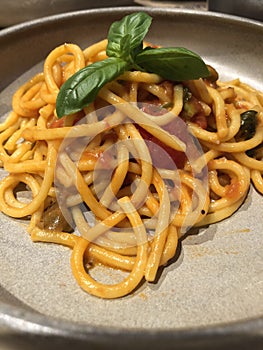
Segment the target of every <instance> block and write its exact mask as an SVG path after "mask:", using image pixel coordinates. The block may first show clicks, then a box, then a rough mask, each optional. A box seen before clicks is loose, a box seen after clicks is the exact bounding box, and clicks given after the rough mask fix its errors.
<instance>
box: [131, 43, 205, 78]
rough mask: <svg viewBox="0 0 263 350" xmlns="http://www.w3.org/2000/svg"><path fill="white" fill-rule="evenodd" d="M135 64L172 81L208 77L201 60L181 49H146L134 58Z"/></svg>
mask: <svg viewBox="0 0 263 350" xmlns="http://www.w3.org/2000/svg"><path fill="white" fill-rule="evenodd" d="M135 62H136V64H137V65H139V66H140V67H141V68H142V69H144V70H145V71H147V72H150V73H156V74H159V75H160V76H162V77H163V78H165V79H169V80H174V81H181V80H190V79H199V78H202V77H206V76H209V75H210V72H209V70H208V68H207V66H206V64H205V63H204V61H203V60H202V58H201V57H200V56H198V55H197V54H196V53H194V52H192V51H190V50H187V49H185V48H182V47H164V48H156V49H155V48H146V49H144V50H143V51H142V52H141V53H139V54H138V55H137V56H136V58H135Z"/></svg>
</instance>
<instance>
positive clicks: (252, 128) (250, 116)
mask: <svg viewBox="0 0 263 350" xmlns="http://www.w3.org/2000/svg"><path fill="white" fill-rule="evenodd" d="M256 128H257V111H254V110H252V109H250V110H248V111H246V112H244V113H242V114H240V129H239V131H238V133H237V134H236V136H235V139H236V141H245V140H249V139H251V138H252V137H253V136H254V135H255V133H256Z"/></svg>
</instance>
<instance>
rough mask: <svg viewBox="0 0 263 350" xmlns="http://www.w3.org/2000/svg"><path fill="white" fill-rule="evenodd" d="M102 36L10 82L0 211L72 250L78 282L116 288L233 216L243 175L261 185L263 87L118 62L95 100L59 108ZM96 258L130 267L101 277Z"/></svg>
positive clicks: (99, 48) (97, 57)
mask: <svg viewBox="0 0 263 350" xmlns="http://www.w3.org/2000/svg"><path fill="white" fill-rule="evenodd" d="M108 45H109V38H108V39H104V40H102V41H100V42H97V43H94V44H93V45H91V46H88V47H87V48H85V49H82V48H80V47H79V46H78V45H76V44H72V43H66V44H62V45H61V46H58V47H56V48H54V49H53V50H52V51H51V52H50V54H49V55H48V56H47V58H46V59H45V61H44V65H43V72H41V73H39V74H37V75H35V76H34V77H32V78H31V79H30V80H29V81H27V82H26V83H25V84H24V85H22V86H21V87H20V88H19V89H18V90H17V91H16V92H15V93H14V95H13V99H12V111H11V112H10V114H9V115H8V117H7V118H6V119H5V121H3V122H2V124H0V162H1V166H2V167H3V169H4V170H5V171H6V172H7V175H6V176H5V177H4V179H3V180H1V182H0V210H1V212H3V213H4V214H5V215H8V216H10V217H12V218H26V219H28V220H29V223H28V227H27V230H28V232H29V234H30V237H31V239H32V241H34V242H49V243H56V244H61V245H64V246H67V247H69V248H70V249H72V255H71V267H72V273H73V275H74V277H75V279H76V281H77V282H78V284H79V285H80V287H81V288H83V290H85V291H86V292H88V293H90V294H92V295H94V296H97V297H101V298H108V299H112V298H119V297H123V296H125V295H128V294H130V293H132V292H133V291H134V290H136V288H137V287H138V285H139V284H140V283H141V282H142V281H147V282H154V281H155V280H156V276H157V272H158V270H159V267H160V266H165V265H166V264H167V263H169V261H170V260H171V259H172V258H173V257H174V255H175V253H176V250H177V245H178V240H179V239H180V238H181V237H182V236H183V235H184V234H185V233H186V232H188V230H189V229H190V228H191V227H201V226H207V225H210V224H214V223H216V222H219V221H221V220H223V219H226V218H227V217H229V216H231V215H232V214H233V213H234V212H235V211H236V210H238V208H239V207H240V206H241V205H242V203H243V202H244V200H245V198H246V196H247V194H248V191H249V189H250V186H251V184H253V186H254V187H255V188H256V190H257V191H258V192H260V193H261V194H263V178H262V174H263V161H262V159H263V93H262V92H260V91H257V90H255V89H254V88H253V87H251V86H249V85H247V84H246V83H244V82H241V81H240V80H239V79H238V78H237V79H235V80H232V81H227V82H222V81H221V80H220V79H219V78H218V74H217V72H216V70H215V69H214V68H213V67H211V66H207V69H208V71H209V75H207V76H205V77H200V78H196V77H194V78H193V79H179V80H174V79H171V80H170V79H168V78H167V77H164V76H162V75H160V74H157V73H154V72H149V71H146V70H144V71H143V70H139V69H136V68H132V69H126V68H122V70H121V71H120V72H118V74H117V76H116V77H114V79H111V80H110V81H107V82H106V83H105V84H104V85H103V86H100V88H99V89H98V92H97V94H96V96H94V98H93V100H92V101H91V102H89V103H86V104H85V105H84V106H81V107H80V108H79V109H78V110H73V111H72V112H71V113H67V114H63V116H58V104H57V103H58V102H57V101H58V96H59V93H61V89H62V86H63V84H65V82H67V81H69V79H70V77H74V74H75V73H76V72H79V71H81V70H82V69H83V68H85V67H89V66H91V65H93V64H94V63H100V62H102V61H104V60H105V59H110V58H109V57H108V56H109V55H108V51H107V50H109V46H108ZM149 46H150V47H151V48H152V49H153V50H154V49H155V47H154V46H153V45H151V44H149V43H147V42H146V41H144V42H143V47H144V48H145V47H149ZM136 50H137V48H136ZM145 52H146V53H148V51H145ZM139 56H140V54H139V55H138V57H139ZM118 59H119V57H118ZM121 59H122V57H121ZM142 60H143V57H142V56H141V57H140V61H139V59H138V62H142ZM107 62H110V61H107ZM121 63H122V61H121V62H120V64H121ZM91 67H93V66H91ZM125 67H126V66H125ZM119 73H120V74H119ZM94 81H95V78H94ZM100 81H101V78H100V80H98V83H97V82H96V84H97V86H98V85H99V84H100ZM69 90H70V89H69ZM63 96H64V95H63ZM78 96H79V95H78ZM63 98H64V97H63ZM97 264H100V265H103V266H105V268H109V269H112V268H113V269H120V270H123V271H127V276H126V277H125V278H124V279H123V280H122V281H121V282H119V283H115V284H106V283H103V282H101V281H99V280H96V279H95V278H94V277H93V276H92V275H91V273H90V271H91V269H92V267H93V266H95V265H97Z"/></svg>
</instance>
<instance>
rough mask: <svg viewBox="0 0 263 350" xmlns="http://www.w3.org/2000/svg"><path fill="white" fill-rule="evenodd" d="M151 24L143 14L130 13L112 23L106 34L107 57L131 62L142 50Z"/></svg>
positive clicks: (147, 16)
mask: <svg viewBox="0 0 263 350" xmlns="http://www.w3.org/2000/svg"><path fill="white" fill-rule="evenodd" d="M151 22H152V18H151V17H150V16H149V15H148V14H147V13H145V12H136V13H132V14H130V15H127V16H125V17H123V18H122V19H121V20H120V21H116V22H114V23H113V24H112V25H111V27H110V29H109V33H108V45H107V50H106V53H107V55H108V56H110V57H119V58H122V59H124V60H127V61H132V60H133V57H134V56H135V55H137V54H138V53H139V52H140V51H141V50H142V42H143V39H144V38H145V35H146V34H147V32H148V30H149V27H150V25H151Z"/></svg>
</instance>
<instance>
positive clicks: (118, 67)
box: [56, 57, 129, 118]
mask: <svg viewBox="0 0 263 350" xmlns="http://www.w3.org/2000/svg"><path fill="white" fill-rule="evenodd" d="M127 69H129V66H128V64H127V62H126V61H124V60H122V59H120V58H117V57H110V58H107V59H105V60H103V61H98V62H95V63H93V64H91V65H89V66H87V67H84V68H82V69H81V70H79V71H78V72H76V73H75V74H74V75H73V76H71V77H70V78H69V79H68V80H67V81H66V82H65V83H64V84H63V85H62V87H61V89H60V92H59V94H58V97H57V101H56V110H57V115H58V117H59V118H61V117H63V115H68V114H72V113H75V112H78V111H80V110H81V109H82V108H83V107H85V106H87V105H88V104H89V103H91V102H93V101H94V99H95V98H96V96H97V94H98V92H99V90H100V89H101V88H102V87H103V86H104V85H105V84H106V83H108V82H109V81H112V80H114V79H115V78H117V77H118V76H119V75H121V74H123V73H124V72H125V71H126V70H127Z"/></svg>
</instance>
